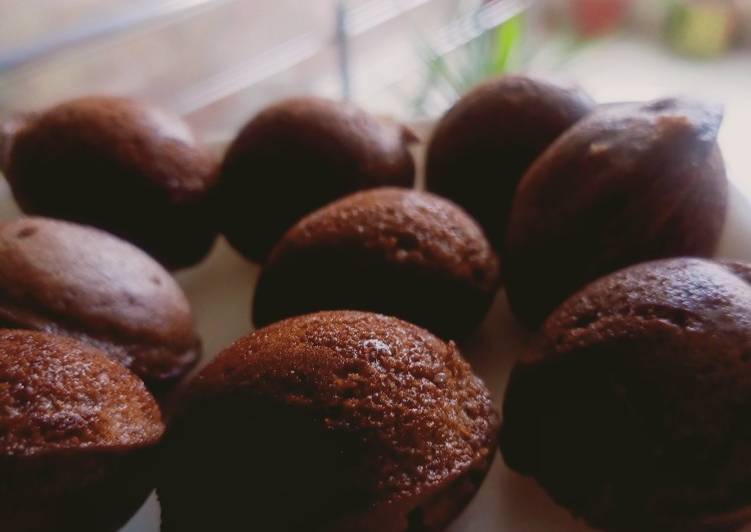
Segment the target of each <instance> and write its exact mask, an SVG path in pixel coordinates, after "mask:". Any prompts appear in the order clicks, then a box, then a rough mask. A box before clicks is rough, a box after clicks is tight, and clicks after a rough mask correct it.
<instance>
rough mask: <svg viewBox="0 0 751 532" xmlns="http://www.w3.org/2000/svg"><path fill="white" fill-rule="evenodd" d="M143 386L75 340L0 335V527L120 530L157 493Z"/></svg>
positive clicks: (159, 428) (153, 438)
mask: <svg viewBox="0 0 751 532" xmlns="http://www.w3.org/2000/svg"><path fill="white" fill-rule="evenodd" d="M163 432H164V425H163V424H162V419H161V416H160V413H159V407H158V406H157V404H156V402H155V401H154V398H153V397H151V395H149V393H148V392H147V391H146V389H145V388H144V385H143V383H142V382H141V381H140V380H139V379H138V378H137V377H136V376H135V375H133V374H132V373H131V372H130V371H128V370H127V369H125V368H124V367H123V366H122V365H120V364H117V363H116V362H114V361H112V360H110V359H109V358H108V357H107V356H106V355H105V354H104V353H103V352H102V351H99V350H98V349H96V348H94V347H92V346H89V345H86V344H83V343H79V342H77V341H74V340H72V339H70V338H65V337H63V336H57V335H53V334H47V333H40V332H35V331H18V330H0V530H3V531H6V532H19V531H23V532H51V531H60V530H76V531H84V532H107V531H113V532H114V531H115V530H117V529H118V528H119V527H120V526H122V525H123V524H124V523H125V522H126V521H127V520H128V519H129V518H130V516H131V515H132V514H133V513H134V512H135V511H136V510H137V509H138V507H139V506H140V505H141V504H142V503H143V501H144V500H145V499H146V497H147V495H148V494H149V492H150V491H151V489H152V488H153V486H154V484H153V481H154V479H153V478H152V477H151V476H150V470H151V469H152V467H153V463H152V460H153V454H154V448H155V446H156V445H157V443H158V442H159V441H160V440H161V437H162V435H163Z"/></svg>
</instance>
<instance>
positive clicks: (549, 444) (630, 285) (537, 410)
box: [500, 258, 751, 532]
mask: <svg viewBox="0 0 751 532" xmlns="http://www.w3.org/2000/svg"><path fill="white" fill-rule="evenodd" d="M749 281H751V266H749V265H747V264H741V263H732V262H719V263H718V262H713V261H709V260H701V259H688V258H678V259H668V260H662V261H657V262H649V263H644V264H639V265H637V266H632V267H630V268H628V269H625V270H621V271H619V272H617V273H614V274H612V275H610V276H608V277H605V278H602V279H600V280H598V281H595V282H594V283H592V284H590V285H589V286H587V287H586V288H584V289H583V290H582V291H581V292H579V293H577V294H576V295H574V296H572V297H571V298H570V299H568V300H567V301H566V302H565V303H564V304H563V305H561V306H560V307H559V308H558V309H557V310H556V311H555V312H554V313H553V314H552V315H551V316H550V317H549V318H548V320H547V321H546V322H545V325H544V326H543V329H542V340H541V342H540V345H539V347H537V348H535V349H533V350H532V351H531V352H529V353H528V354H527V355H526V356H525V357H523V359H522V360H521V361H520V362H519V363H518V364H517V366H516V368H515V369H514V371H513V373H512V376H511V381H510V383H509V386H508V390H507V392H506V400H505V405H504V415H503V427H502V430H501V438H500V439H501V450H502V451H503V455H504V457H505V459H506V462H507V463H508V465H509V466H510V467H511V468H512V469H515V470H516V471H518V472H520V473H522V474H524V475H529V476H531V477H534V478H535V479H537V481H538V482H539V483H540V484H541V485H542V486H543V488H545V490H546V491H547V492H548V493H549V494H550V496H551V497H552V498H553V499H555V500H556V501H557V502H558V503H559V504H561V505H563V506H565V507H567V508H569V509H570V510H571V511H572V512H573V513H574V514H575V515H577V516H580V517H582V518H584V519H586V520H587V521H588V522H589V523H590V524H592V525H593V526H595V527H598V528H601V529H603V530H614V531H624V532H626V531H628V532H631V531H633V530H643V531H648V532H653V531H654V532H658V531H659V532H693V531H696V532H699V531H702V532H704V531H720V530H722V531H730V530H740V529H741V528H742V527H743V526H744V525H746V524H749V523H751V512H749V509H751V489H749V486H751V429H749V426H748V423H747V420H748V419H749V416H751V364H749V361H750V360H751V286H750V285H749Z"/></svg>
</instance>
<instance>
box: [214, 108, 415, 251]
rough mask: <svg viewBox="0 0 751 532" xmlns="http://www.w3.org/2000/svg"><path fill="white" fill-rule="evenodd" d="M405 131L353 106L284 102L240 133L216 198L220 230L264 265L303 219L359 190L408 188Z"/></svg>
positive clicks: (410, 173) (410, 174)
mask: <svg viewBox="0 0 751 532" xmlns="http://www.w3.org/2000/svg"><path fill="white" fill-rule="evenodd" d="M414 140H415V138H414V136H413V134H412V133H411V132H410V131H409V130H408V129H406V128H405V127H404V126H402V125H400V124H397V123H394V122H390V121H387V120H382V119H379V118H376V117H374V116H372V115H369V114H368V113H366V112H364V111H362V110H361V109H358V108H357V107H354V106H353V105H350V104H344V103H339V102H334V101H330V100H325V99H322V98H310V97H307V98H293V99H289V100H283V101H281V102H278V103H276V104H274V105H271V106H270V107H267V108H266V109H264V110H263V111H261V112H260V113H259V114H258V115H257V116H256V117H254V118H253V119H252V120H251V121H250V122H249V123H248V124H247V125H246V126H245V127H244V128H243V129H242V131H241V132H240V133H239V135H238V136H237V138H236V139H235V141H234V142H233V143H232V145H231V146H230V148H229V150H228V152H227V155H226V157H225V159H224V163H223V165H222V170H221V178H220V182H219V186H218V187H217V190H216V194H215V200H216V201H215V205H216V215H217V217H218V218H219V219H220V220H221V225H222V230H223V232H224V234H225V236H226V237H227V239H228V240H229V242H230V244H232V245H233V246H234V247H235V248H236V249H237V250H238V251H240V252H241V253H243V254H244V255H245V256H246V257H248V258H250V259H253V260H256V261H262V260H263V259H264V258H265V257H266V255H267V254H268V253H269V251H270V250H271V248H272V247H273V246H274V244H276V243H277V241H278V240H279V239H280V238H281V237H282V235H283V234H284V232H285V231H286V230H287V229H289V228H290V227H292V225H294V224H295V222H297V221H298V220H299V219H300V218H302V217H303V216H305V215H307V214H308V213H310V212H312V211H314V210H315V209H317V208H319V207H322V206H323V205H326V204H327V203H329V202H331V201H334V200H335V199H337V198H340V197H342V196H345V195H347V194H349V193H351V192H354V191H356V190H361V189H366V188H373V187H378V186H405V187H411V186H412V185H413V183H414V178H415V165H414V161H413V159H412V155H411V154H410V152H409V149H408V148H409V144H410V143H411V142H413V141H414Z"/></svg>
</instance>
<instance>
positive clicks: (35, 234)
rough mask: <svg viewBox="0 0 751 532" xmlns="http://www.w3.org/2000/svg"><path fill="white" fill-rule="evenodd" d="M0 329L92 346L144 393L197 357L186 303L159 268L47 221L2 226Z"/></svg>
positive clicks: (109, 240) (123, 246)
mask: <svg viewBox="0 0 751 532" xmlns="http://www.w3.org/2000/svg"><path fill="white" fill-rule="evenodd" d="M0 325H2V326H4V327H10V328H20V329H37V330H43V331H49V332H55V333H58V334H64V335H66V336H71V337H73V338H77V339H79V340H82V341H84V342H86V343H89V344H92V345H94V346H96V347H98V348H100V349H102V350H103V351H105V352H106V353H107V354H109V355H110V357H112V358H114V359H115V360H117V361H118V362H121V363H122V364H124V365H125V366H127V367H129V368H130V369H132V370H133V371H134V372H135V373H137V374H138V375H139V376H140V377H142V378H143V379H144V380H145V381H146V382H147V384H148V385H149V386H150V387H157V388H158V387H161V386H164V385H166V384H169V383H171V382H173V381H175V380H176V379H178V378H179V377H181V376H182V375H184V374H185V373H186V372H187V371H188V370H189V369H190V368H191V367H192V366H193V365H194V364H195V362H196V360H197V358H198V356H199V354H200V340H199V338H198V333H197V331H196V328H195V324H194V322H193V316H192V313H191V309H190V305H189V303H188V301H187V299H186V298H185V295H184V294H183V292H182V290H181V289H180V287H179V286H178V285H177V283H176V282H175V280H174V279H173V278H172V277H171V276H170V275H169V273H167V272H166V271H165V270H164V268H162V267H161V266H159V264H157V263H156V262H155V261H154V260H153V259H151V258H150V257H149V256H148V255H146V254H145V253H143V252H142V251H140V250H139V249H137V248H136V247H134V246H132V245H130V244H128V243H127V242H124V241H122V240H120V239H118V238H116V237H114V236H112V235H109V234H107V233H105V232H103V231H100V230H98V229H94V228H91V227H85V226H80V225H76V224H72V223H69V222H60V221H56V220H50V219H47V218H19V219H17V220H13V221H10V222H4V223H0Z"/></svg>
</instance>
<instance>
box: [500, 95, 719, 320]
mask: <svg viewBox="0 0 751 532" xmlns="http://www.w3.org/2000/svg"><path fill="white" fill-rule="evenodd" d="M721 118H722V114H721V111H720V110H719V109H717V108H714V107H711V106H707V105H703V104H699V103H696V102H691V101H684V100H676V99H668V100H658V101H655V102H651V103H645V104H636V105H617V106H612V107H610V108H609V109H604V110H601V111H598V112H595V113H593V114H592V115H590V116H589V117H588V118H585V119H584V120H582V121H580V122H579V123H578V124H577V125H575V126H574V127H572V128H571V129H569V130H568V131H567V132H566V133H564V134H563V135H562V136H561V137H560V138H559V139H558V140H557V141H556V142H555V143H554V144H553V145H552V146H551V147H550V148H549V149H548V150H547V151H546V152H545V153H544V154H543V155H542V156H541V157H540V158H539V159H538V160H537V161H536V162H535V164H534V165H533V166H532V168H530V170H529V172H527V174H526V175H525V176H524V178H523V180H522V182H521V184H520V185H519V188H518V190H517V192H516V196H515V198H514V203H513V208H512V210H511V218H510V221H509V231H508V239H507V242H506V250H505V254H504V274H505V282H506V289H507V294H508V298H509V302H510V304H511V309H512V310H513V312H514V314H515V315H516V316H517V317H518V318H520V319H521V320H522V321H523V322H525V323H527V324H529V325H532V326H536V325H538V324H539V323H541V322H542V321H543V320H544V319H545V317H546V316H547V315H548V314H549V313H550V312H552V311H553V309H554V308H555V307H556V306H557V305H558V304H560V303H561V302H562V301H563V300H564V299H566V297H568V296H569V295H571V294H573V293H574V292H576V290H578V289H579V288H581V287H582V286H584V285H585V284H586V283H588V282H590V281H593V280H594V279H597V278H598V277H601V276H602V275H606V274H608V273H611V272H613V271H616V270H618V269H620V268H623V267H626V266H629V265H631V264H636V263H639V262H643V261H646V260H652V259H659V258H666V257H673V256H675V257H678V256H711V255H712V254H713V252H714V249H715V247H716V245H717V242H718V240H719V236H720V233H721V231H722V227H723V225H724V223H725V215H726V211H727V193H728V192H727V189H728V185H727V179H726V178H725V170H724V166H723V162H722V156H721V154H720V151H719V148H718V147H717V143H716V140H717V130H718V128H719V125H720V121H721Z"/></svg>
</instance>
